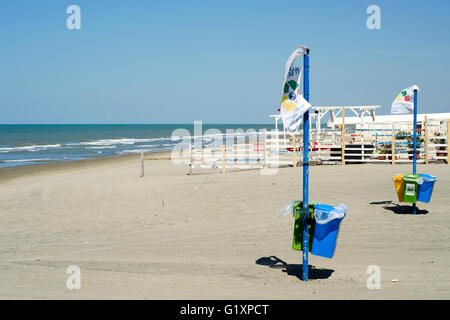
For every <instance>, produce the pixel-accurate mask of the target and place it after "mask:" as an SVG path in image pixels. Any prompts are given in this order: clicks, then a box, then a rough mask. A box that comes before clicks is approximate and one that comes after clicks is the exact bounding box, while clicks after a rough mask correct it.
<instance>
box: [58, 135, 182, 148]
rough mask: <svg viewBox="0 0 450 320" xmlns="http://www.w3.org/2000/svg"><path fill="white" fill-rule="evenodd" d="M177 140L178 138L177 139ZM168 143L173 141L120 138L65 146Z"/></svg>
mask: <svg viewBox="0 0 450 320" xmlns="http://www.w3.org/2000/svg"><path fill="white" fill-rule="evenodd" d="M177 139H178V138H177ZM165 140H167V141H170V140H173V139H172V138H170V137H159V138H147V139H138V138H136V139H133V138H120V139H99V140H95V141H82V142H74V143H66V146H112V145H116V144H130V145H131V144H136V143H145V142H155V141H165Z"/></svg>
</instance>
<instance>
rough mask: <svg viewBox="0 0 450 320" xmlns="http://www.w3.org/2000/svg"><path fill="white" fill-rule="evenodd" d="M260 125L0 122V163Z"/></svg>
mask: <svg viewBox="0 0 450 320" xmlns="http://www.w3.org/2000/svg"><path fill="white" fill-rule="evenodd" d="M180 129H184V130H180ZM212 129H214V130H212ZM263 129H266V130H272V129H274V125H271V124H202V125H201V129H199V127H198V126H197V129H196V130H195V131H194V124H51V125H43V124H39V125H37V124H36V125H35V124H32V125H31V124H30V125H0V168H2V167H12V166H24V165H36V164H42V163H55V162H65V161H76V160H83V159H93V158H102V157H107V156H118V155H126V154H133V153H134V154H137V153H140V152H141V151H144V152H145V153H151V152H161V151H170V150H172V149H173V148H174V147H175V146H177V145H180V142H181V141H185V140H183V139H184V137H186V136H187V134H190V136H191V137H194V136H199V135H200V136H202V137H203V138H202V139H203V143H205V144H207V143H208V142H211V141H213V137H212V135H217V134H221V133H222V134H227V133H228V134H232V133H233V132H237V133H240V132H252V130H255V131H257V132H258V131H260V130H263ZM199 130H200V132H199ZM208 132H211V134H209V135H208ZM205 133H206V134H205Z"/></svg>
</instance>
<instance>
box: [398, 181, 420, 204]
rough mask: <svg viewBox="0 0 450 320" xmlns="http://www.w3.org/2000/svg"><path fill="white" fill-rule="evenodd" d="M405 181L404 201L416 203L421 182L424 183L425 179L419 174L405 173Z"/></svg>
mask: <svg viewBox="0 0 450 320" xmlns="http://www.w3.org/2000/svg"><path fill="white" fill-rule="evenodd" d="M403 181H405V187H404V188H405V197H404V201H405V202H408V203H416V202H417V191H418V190H419V184H422V182H423V179H422V178H421V177H420V176H419V175H418V174H405V175H404V176H403Z"/></svg>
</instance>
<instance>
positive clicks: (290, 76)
mask: <svg viewBox="0 0 450 320" xmlns="http://www.w3.org/2000/svg"><path fill="white" fill-rule="evenodd" d="M305 54H306V49H305V48H303V47H299V48H297V49H296V50H295V51H294V52H293V53H292V54H291V56H290V57H289V59H288V60H287V62H286V66H285V68H284V78H283V86H282V92H281V106H280V114H281V118H282V120H283V124H284V128H285V129H286V130H287V131H288V132H289V133H290V134H291V135H293V134H295V133H296V132H297V131H298V127H299V126H300V124H301V122H302V117H303V114H304V113H305V112H306V111H308V110H309V108H311V104H309V102H308V101H306V100H305V98H303V95H302V94H300V83H301V78H302V68H300V67H296V66H294V62H295V60H296V59H297V58H299V57H302V56H303V55H305Z"/></svg>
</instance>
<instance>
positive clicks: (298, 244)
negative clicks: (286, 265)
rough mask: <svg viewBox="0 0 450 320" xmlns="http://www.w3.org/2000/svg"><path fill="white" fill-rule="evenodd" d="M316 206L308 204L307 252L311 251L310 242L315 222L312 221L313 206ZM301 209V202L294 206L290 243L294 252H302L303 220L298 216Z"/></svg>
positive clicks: (312, 203)
mask: <svg viewBox="0 0 450 320" xmlns="http://www.w3.org/2000/svg"><path fill="white" fill-rule="evenodd" d="M315 205H316V204H315V203H314V202H310V203H309V215H308V241H309V248H308V251H311V248H312V241H313V235H314V226H315V224H316V220H315V219H314V206H315ZM302 207H303V202H302V201H299V202H297V204H296V205H295V206H294V210H295V223H294V239H293V241H292V249H294V250H300V251H302V250H303V218H302V217H301V215H300V209H301V208H302Z"/></svg>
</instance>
